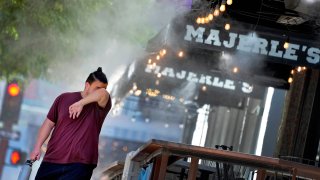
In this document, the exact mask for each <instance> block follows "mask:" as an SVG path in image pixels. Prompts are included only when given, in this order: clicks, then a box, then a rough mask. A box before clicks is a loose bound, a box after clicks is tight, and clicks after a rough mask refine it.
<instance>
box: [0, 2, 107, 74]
mask: <svg viewBox="0 0 320 180" xmlns="http://www.w3.org/2000/svg"><path fill="white" fill-rule="evenodd" d="M110 3H111V0H95V1H87V0H68V1H63V0H0V27H1V29H0V77H5V78H10V77H17V76H18V77H21V76H23V77H26V78H28V77H40V76H42V75H44V74H46V73H47V71H48V67H49V66H50V64H51V63H52V62H54V63H60V62H63V61H65V58H66V57H72V56H73V55H74V54H75V53H76V52H77V40H78V38H77V37H79V36H83V35H84V34H85V33H87V32H88V31H90V28H92V27H88V26H86V24H87V23H89V22H88V21H89V20H90V17H91V16H92V15H94V14H95V13H98V12H99V11H101V10H102V9H106V8H109V10H110V11H112V9H110ZM62 57H63V58H62Z"/></svg>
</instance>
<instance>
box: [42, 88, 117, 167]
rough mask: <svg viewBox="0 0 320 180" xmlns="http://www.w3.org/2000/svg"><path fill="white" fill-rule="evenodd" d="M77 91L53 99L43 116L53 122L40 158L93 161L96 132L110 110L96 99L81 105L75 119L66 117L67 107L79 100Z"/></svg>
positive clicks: (79, 96) (96, 145) (94, 162)
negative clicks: (51, 130)
mask: <svg viewBox="0 0 320 180" xmlns="http://www.w3.org/2000/svg"><path fill="white" fill-rule="evenodd" d="M81 99H82V97H81V93H80V92H72V93H64V94H61V95H60V96H58V97H57V98H56V100H55V101H54V103H53V105H52V107H51V108H50V111H49V113H48V115H47V118H48V119H49V120H51V121H52V122H54V123H55V128H54V130H53V132H52V135H51V139H50V140H49V143H48V146H47V152H46V154H45V156H44V159H43V161H45V162H52V163H61V164H65V163H84V164H95V165H96V164H97V161H98V143H99V134H100V131H101V127H102V124H103V121H104V119H105V117H106V116H107V114H108V112H109V110H110V109H111V98H110V96H109V100H108V103H107V105H106V107H104V108H102V107H100V106H99V105H98V103H97V102H94V103H90V104H87V105H85V106H84V107H83V109H82V111H81V113H80V115H79V117H78V118H75V119H71V118H69V106H70V105H72V104H73V103H75V102H77V101H79V100H81Z"/></svg>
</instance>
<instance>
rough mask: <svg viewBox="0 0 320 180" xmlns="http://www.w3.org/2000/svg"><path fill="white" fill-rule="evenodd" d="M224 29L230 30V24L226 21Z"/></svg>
mask: <svg viewBox="0 0 320 180" xmlns="http://www.w3.org/2000/svg"><path fill="white" fill-rule="evenodd" d="M224 29H225V30H227V31H228V30H230V24H229V23H226V25H225V26H224Z"/></svg>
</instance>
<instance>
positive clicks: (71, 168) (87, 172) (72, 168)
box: [61, 163, 96, 180]
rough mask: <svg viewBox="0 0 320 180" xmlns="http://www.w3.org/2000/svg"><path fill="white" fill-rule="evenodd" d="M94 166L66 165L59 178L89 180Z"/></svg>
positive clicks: (64, 179)
mask: <svg viewBox="0 0 320 180" xmlns="http://www.w3.org/2000/svg"><path fill="white" fill-rule="evenodd" d="M95 167H96V165H88V164H81V163H72V164H68V166H66V168H65V169H64V173H63V175H62V176H61V179H63V180H90V179H91V176H92V172H93V169H94V168H95Z"/></svg>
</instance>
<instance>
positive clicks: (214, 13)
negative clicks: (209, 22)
mask: <svg viewBox="0 0 320 180" xmlns="http://www.w3.org/2000/svg"><path fill="white" fill-rule="evenodd" d="M213 15H214V16H215V17H217V16H219V9H218V8H216V9H215V10H214V11H213Z"/></svg>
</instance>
